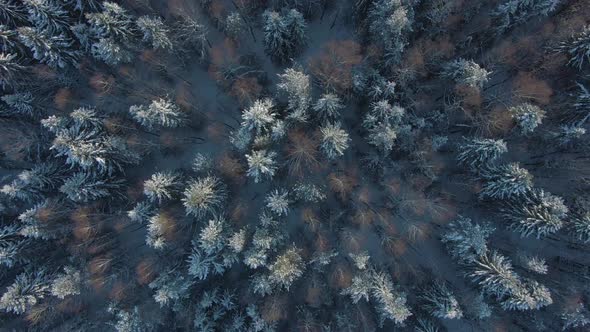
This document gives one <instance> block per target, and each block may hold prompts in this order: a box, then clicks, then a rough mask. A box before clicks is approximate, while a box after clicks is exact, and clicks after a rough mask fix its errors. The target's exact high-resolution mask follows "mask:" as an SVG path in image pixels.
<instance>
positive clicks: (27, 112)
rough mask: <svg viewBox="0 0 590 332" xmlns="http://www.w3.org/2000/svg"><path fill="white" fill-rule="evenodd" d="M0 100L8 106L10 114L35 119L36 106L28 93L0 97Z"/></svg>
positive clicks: (31, 95)
mask: <svg viewBox="0 0 590 332" xmlns="http://www.w3.org/2000/svg"><path fill="white" fill-rule="evenodd" d="M0 99H2V101H3V102H4V103H5V104H6V105H8V107H9V108H10V112H11V113H14V114H15V115H19V116H28V117H35V116H36V115H37V114H36V113H37V111H38V109H37V106H36V103H35V100H34V98H33V94H32V93H30V92H17V93H12V94H8V95H4V96H2V97H1V98H0Z"/></svg>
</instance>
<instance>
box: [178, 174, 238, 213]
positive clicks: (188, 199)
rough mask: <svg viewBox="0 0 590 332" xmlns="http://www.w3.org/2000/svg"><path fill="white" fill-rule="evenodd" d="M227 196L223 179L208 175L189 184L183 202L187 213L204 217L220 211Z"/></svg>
mask: <svg viewBox="0 0 590 332" xmlns="http://www.w3.org/2000/svg"><path fill="white" fill-rule="evenodd" d="M226 197H227V193H226V188H225V185H224V184H223V183H222V182H221V180H220V179H218V178H217V177H215V176H206V177H202V178H198V179H196V180H193V181H191V182H190V183H189V184H188V187H187V188H186V189H185V190H184V197H183V198H182V202H183V204H184V207H185V209H186V214H187V215H193V216H195V217H197V218H203V217H205V216H206V215H208V214H215V213H217V212H219V209H221V208H222V207H223V204H224V203H225V200H226Z"/></svg>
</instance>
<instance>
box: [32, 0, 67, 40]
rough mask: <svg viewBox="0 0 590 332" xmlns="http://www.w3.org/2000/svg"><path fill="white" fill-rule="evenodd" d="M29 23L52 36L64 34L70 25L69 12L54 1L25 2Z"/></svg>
mask: <svg viewBox="0 0 590 332" xmlns="http://www.w3.org/2000/svg"><path fill="white" fill-rule="evenodd" d="M23 2H24V5H25V8H26V9H27V11H28V14H29V21H30V22H32V23H33V24H34V25H35V27H37V29H39V30H40V31H47V32H48V33H49V34H50V35H53V34H56V33H60V32H64V31H66V30H67V28H68V26H69V25H70V20H69V17H68V12H67V11H66V10H65V9H64V8H63V7H61V6H60V5H59V4H58V3H57V2H54V1H52V0H23Z"/></svg>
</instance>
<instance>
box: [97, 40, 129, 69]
mask: <svg viewBox="0 0 590 332" xmlns="http://www.w3.org/2000/svg"><path fill="white" fill-rule="evenodd" d="M91 53H92V56H94V57H95V58H96V59H98V60H101V61H104V62H105V63H106V64H108V65H111V66H117V65H120V64H122V63H129V62H131V59H132V54H131V52H129V51H128V50H127V49H126V48H125V47H123V46H122V45H121V44H119V43H117V42H116V41H115V39H113V38H100V39H99V40H98V42H96V43H94V44H92V46H91Z"/></svg>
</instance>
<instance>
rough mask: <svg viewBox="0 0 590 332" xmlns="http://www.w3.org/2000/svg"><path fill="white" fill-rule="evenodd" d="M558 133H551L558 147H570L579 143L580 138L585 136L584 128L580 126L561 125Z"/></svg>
mask: <svg viewBox="0 0 590 332" xmlns="http://www.w3.org/2000/svg"><path fill="white" fill-rule="evenodd" d="M558 130H559V131H557V132H553V133H551V138H552V139H554V140H555V141H556V142H557V144H558V145H559V146H560V147H572V146H575V145H576V144H577V143H579V142H580V141H581V138H582V136H584V135H586V128H583V127H582V126H581V125H580V124H572V125H561V126H560V127H559V129H558Z"/></svg>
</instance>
